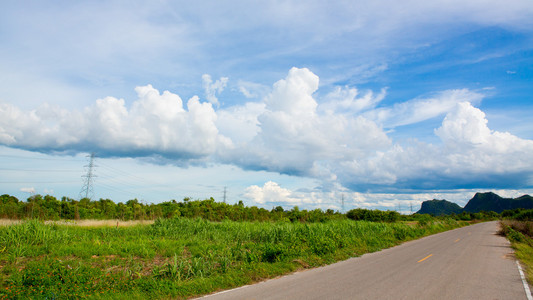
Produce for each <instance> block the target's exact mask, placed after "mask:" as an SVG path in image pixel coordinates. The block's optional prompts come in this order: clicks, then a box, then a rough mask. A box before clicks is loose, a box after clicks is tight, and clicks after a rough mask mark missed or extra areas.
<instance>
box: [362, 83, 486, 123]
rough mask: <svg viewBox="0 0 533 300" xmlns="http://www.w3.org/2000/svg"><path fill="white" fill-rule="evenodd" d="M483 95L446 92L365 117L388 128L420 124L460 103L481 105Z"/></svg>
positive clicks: (468, 91) (461, 91)
mask: <svg viewBox="0 0 533 300" xmlns="http://www.w3.org/2000/svg"><path fill="white" fill-rule="evenodd" d="M481 99H483V95H482V94H479V93H476V92H472V91H470V90H467V89H461V90H446V91H443V92H440V93H437V94H436V95H435V96H433V97H430V98H417V99H413V100H409V101H406V102H400V103H396V104H394V105H393V106H392V107H384V108H378V109H375V110H372V111H369V112H367V113H366V114H365V116H366V117H367V118H369V119H371V120H374V121H375V122H377V123H378V124H383V126H384V127H386V128H394V127H397V126H403V125H409V124H414V123H418V122H421V121H424V120H428V119H431V118H435V117H438V116H441V115H444V114H446V113H447V112H449V111H451V110H452V109H453V108H455V105H456V104H457V103H460V102H465V101H467V102H470V103H479V102H481Z"/></svg>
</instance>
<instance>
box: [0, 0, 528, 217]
mask: <svg viewBox="0 0 533 300" xmlns="http://www.w3.org/2000/svg"><path fill="white" fill-rule="evenodd" d="M1 6H2V9H0V44H1V45H2V46H1V47H0V193H1V194H10V195H14V196H16V197H18V198H19V199H20V200H25V199H27V198H28V197H29V196H30V195H32V194H34V193H37V194H42V195H44V194H49V195H53V196H55V197H57V198H61V197H63V196H65V197H70V198H74V199H79V198H80V197H81V196H84V195H83V193H81V191H82V189H83V186H84V180H85V179H86V178H87V177H84V176H86V175H87V172H88V171H89V170H88V169H89V168H88V165H89V164H90V162H89V157H88V156H89V155H90V153H94V154H95V155H96V158H95V160H94V162H93V164H94V167H93V168H92V170H91V172H92V174H93V175H94V176H93V177H92V185H91V187H92V190H91V193H90V194H89V195H90V196H91V197H92V198H93V199H95V200H97V199H100V198H104V199H105V198H108V199H112V200H114V201H115V202H125V201H127V200H129V199H133V198H137V199H139V200H140V201H143V202H144V203H160V202H163V201H168V200H171V199H176V200H178V201H179V200H181V199H183V198H185V197H190V198H193V199H205V198H209V197H213V198H215V200H217V201H224V200H226V202H227V203H230V204H233V203H236V202H238V201H243V202H244V203H245V204H246V205H250V206H251V205H255V206H259V207H264V208H267V209H271V208H273V207H275V206H278V205H280V206H283V207H284V208H287V209H289V208H292V207H294V206H298V207H300V209H315V208H321V209H328V208H332V209H335V210H339V211H347V210H349V209H353V208H370V209H390V210H398V211H401V212H402V213H410V212H413V211H417V210H418V209H419V208H420V204H421V202H422V201H424V200H431V199H447V200H450V201H454V202H456V203H458V204H459V205H465V204H466V202H467V201H468V200H469V199H470V198H471V197H472V196H473V195H474V194H475V193H476V192H486V191H493V192H496V193H498V194H499V195H501V196H504V197H517V196H521V195H523V194H532V193H533V121H532V119H531V116H532V115H533V4H532V2H531V1H530V0H511V1H505V2H502V1H493V0H484V1H476V0H466V1H465V0H462V1H456V0H448V1H443V0H436V1H380V0H377V1H359V0H350V1H303V2H302V1H193V2H191V1H54V2H50V1H4V2H3V3H2V5H1Z"/></svg>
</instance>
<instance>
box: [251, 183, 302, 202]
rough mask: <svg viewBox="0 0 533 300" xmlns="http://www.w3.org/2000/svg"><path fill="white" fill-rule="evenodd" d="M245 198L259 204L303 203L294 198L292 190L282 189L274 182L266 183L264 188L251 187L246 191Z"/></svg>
mask: <svg viewBox="0 0 533 300" xmlns="http://www.w3.org/2000/svg"><path fill="white" fill-rule="evenodd" d="M244 197H246V198H248V199H250V200H252V201H253V202H254V203H258V204H270V203H280V204H291V203H300V202H301V199H298V198H297V197H294V196H293V193H292V192H291V191H290V190H288V189H285V188H282V187H280V186H279V185H278V184H277V183H275V182H273V181H268V182H266V183H265V184H264V185H263V186H262V187H260V186H257V185H252V186H249V187H248V188H246V190H245V193H244Z"/></svg>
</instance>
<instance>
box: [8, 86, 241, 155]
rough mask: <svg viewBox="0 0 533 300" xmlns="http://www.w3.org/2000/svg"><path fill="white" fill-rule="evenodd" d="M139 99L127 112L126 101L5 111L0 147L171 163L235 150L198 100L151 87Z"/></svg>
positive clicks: (139, 89)
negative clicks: (162, 159) (221, 148)
mask: <svg viewBox="0 0 533 300" xmlns="http://www.w3.org/2000/svg"><path fill="white" fill-rule="evenodd" d="M135 91H136V92H137V95H138V99H137V100H136V101H134V102H133V104H132V105H131V107H130V108H128V107H127V106H126V104H125V101H124V100H123V99H117V98H114V97H106V98H103V99H98V100H97V101H96V103H95V104H94V105H92V106H90V107H86V108H85V109H84V110H83V111H67V110H64V109H61V108H58V107H52V106H49V105H46V104H44V105H42V106H41V107H39V108H38V109H35V110H32V111H22V110H20V109H18V108H17V107H15V106H13V105H10V104H5V103H3V104H1V105H0V116H1V118H0V128H1V131H0V142H1V143H2V144H4V145H8V146H13V147H19V148H26V149H36V150H48V151H64V150H71V151H88V150H90V151H92V150H94V149H96V150H98V152H99V154H100V155H111V156H113V155H117V156H121V155H126V156H134V157H135V156H146V155H151V154H159V155H162V156H166V157H172V158H177V159H180V158H183V159H191V158H202V157H206V156H208V155H210V154H212V153H213V152H215V150H216V149H217V147H218V146H220V145H229V144H231V142H230V140H229V139H227V138H225V137H224V136H222V135H220V134H219V132H218V129H217V127H216V125H215V122H216V119H217V115H216V113H215V110H214V109H213V107H212V105H211V104H210V103H203V102H200V100H199V99H198V97H192V98H191V99H189V100H188V101H187V104H186V108H185V107H184V105H183V101H182V99H181V98H180V97H179V96H178V95H176V94H173V93H171V92H168V91H165V92H163V93H162V94H160V93H159V91H158V90H156V89H154V88H153V87H152V86H151V85H147V86H142V87H137V88H136V89H135Z"/></svg>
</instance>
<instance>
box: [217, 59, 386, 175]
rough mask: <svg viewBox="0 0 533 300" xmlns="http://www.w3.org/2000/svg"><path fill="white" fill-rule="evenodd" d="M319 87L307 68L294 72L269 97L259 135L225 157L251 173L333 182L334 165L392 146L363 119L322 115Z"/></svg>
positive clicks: (260, 118)
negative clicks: (284, 175)
mask: <svg viewBox="0 0 533 300" xmlns="http://www.w3.org/2000/svg"><path fill="white" fill-rule="evenodd" d="M318 84H319V79H318V76H316V75H315V74H313V73H312V72H311V71H310V70H309V69H305V68H304V69H298V68H292V69H291V70H290V71H289V74H288V75H287V77H286V78H285V79H282V80H280V81H278V82H276V83H275V84H274V85H273V89H272V92H271V93H270V94H269V95H267V96H266V97H265V99H264V103H265V108H264V111H263V112H262V113H261V114H260V115H258V116H257V125H256V126H257V128H258V130H257V134H256V135H255V136H254V137H253V139H252V140H250V141H249V142H248V143H245V144H243V145H241V146H240V147H237V148H236V149H234V150H232V151H231V152H230V153H224V155H223V159H225V160H226V161H228V162H232V163H235V164H238V165H240V166H242V167H244V168H249V169H263V170H269V171H275V172H282V173H286V174H297V175H303V176H311V177H315V176H326V178H331V179H334V178H335V174H332V173H331V171H330V169H329V165H330V164H335V163H336V162H337V161H342V160H346V159H353V158H355V157H358V158H362V157H364V155H365V153H368V152H372V151H375V150H376V149H380V148H384V147H387V146H389V145H390V143H391V141H390V140H389V138H388V137H387V136H386V134H385V133H384V132H383V131H382V130H381V128H380V127H379V126H377V125H376V124H375V123H374V122H372V121H370V120H368V119H366V118H364V117H362V116H352V115H344V114H330V113H329V114H328V113H323V112H321V111H320V110H319V109H318V106H319V105H318V102H317V101H316V100H315V98H314V96H313V93H314V92H315V91H316V90H317V89H318ZM343 101H344V102H345V103H347V105H350V103H348V102H349V101H353V102H356V101H359V99H355V98H349V99H344V100H343Z"/></svg>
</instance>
